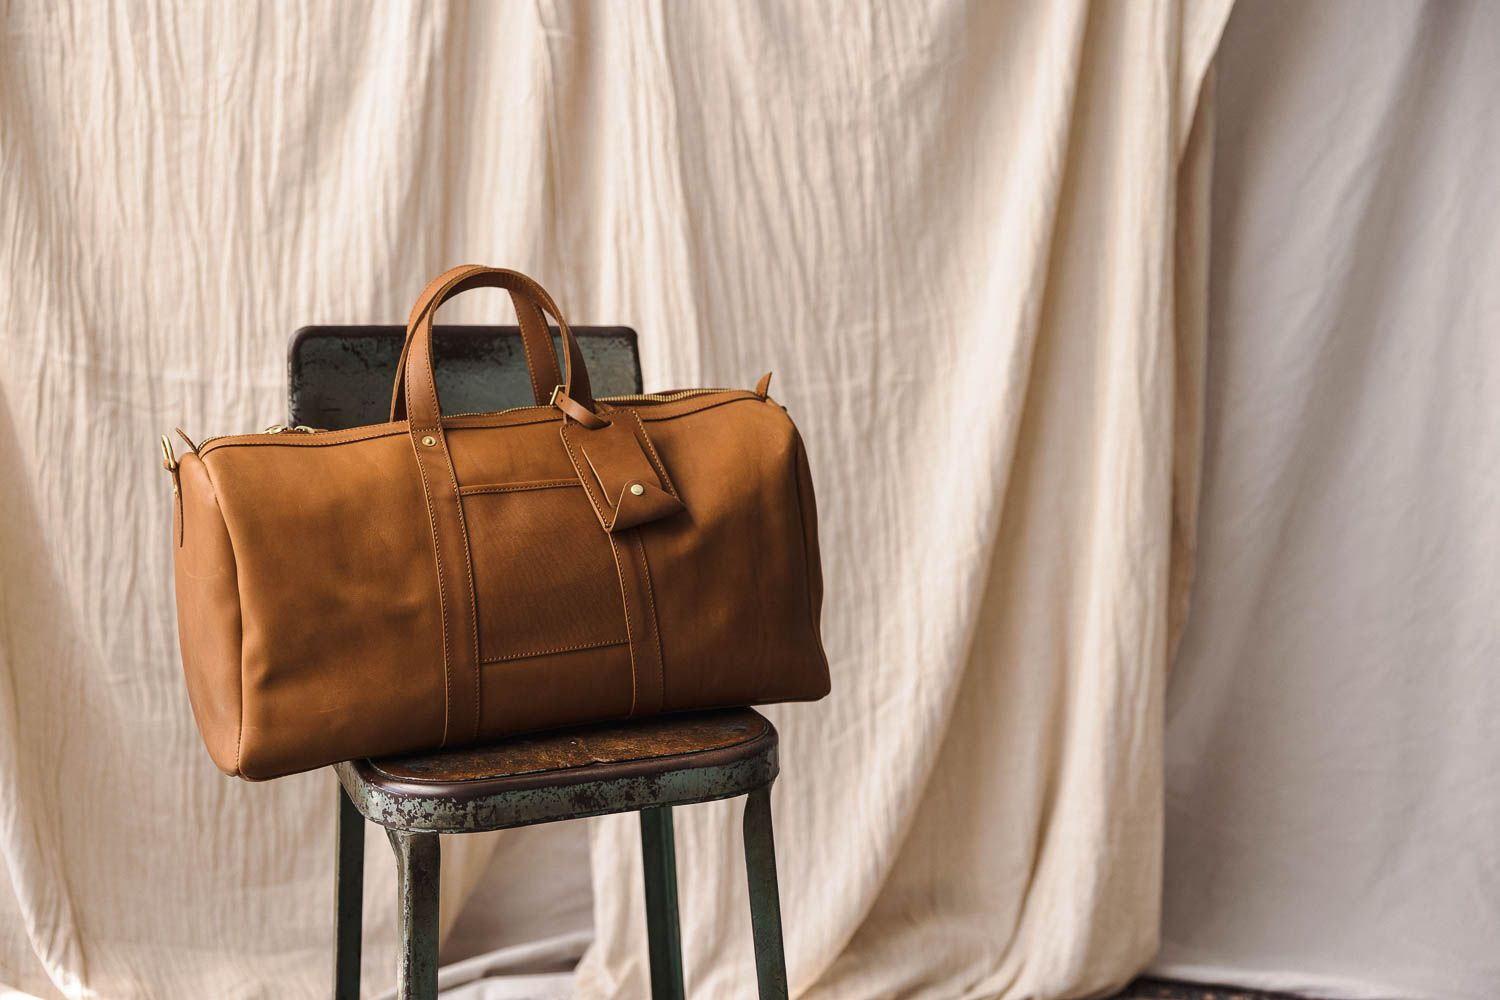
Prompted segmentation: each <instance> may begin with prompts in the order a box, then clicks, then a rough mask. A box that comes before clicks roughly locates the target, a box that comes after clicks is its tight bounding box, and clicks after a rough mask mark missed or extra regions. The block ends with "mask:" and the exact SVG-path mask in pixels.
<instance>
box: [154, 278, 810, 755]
mask: <svg viewBox="0 0 1500 1000" xmlns="http://www.w3.org/2000/svg"><path fill="white" fill-rule="evenodd" d="M480 287H491V288H503V289H505V290H506V291H508V292H509V293H510V295H511V299H512V301H513V303H514V304H515V308H516V314H517V316H518V317H519V320H520V326H521V335H522V343H523V345H524V347H525V350H526V358H527V365H528V368H529V371H530V375H531V385H532V392H533V394H534V398H535V401H536V405H535V406H525V407H519V408H515V409H509V410H500V411H497V412H493V413H481V414H464V415H461V416H441V415H440V409H439V404H438V398H437V387H436V382H435V380H434V378H433V373H432V323H433V314H434V313H435V312H436V311H437V308H438V306H440V305H441V304H442V303H443V302H444V301H445V300H446V299H448V298H450V297H451V296H453V295H456V294H458V293H460V292H463V291H466V290H468V289H470V288H480ZM544 314H545V315H544ZM547 315H550V316H551V317H552V318H553V319H554V320H555V321H556V323H557V326H558V328H559V330H560V332H561V334H562V342H563V348H564V350H563V354H564V366H563V369H562V370H561V371H559V368H558V364H557V358H556V355H555V354H554V353H553V349H552V340H551V337H550V335H549V333H548V329H547V322H546V318H545V316H547ZM768 380H769V377H767V378H765V379H762V380H761V384H760V385H759V386H757V388H756V389H755V390H749V391H746V390H729V389H689V390H684V391H680V392H671V393H658V394H651V395H640V396H617V397H612V398H608V399H597V400H596V399H594V398H593V396H592V393H591V392H590V390H589V381H588V372H587V371H586V370H585V368H584V365H583V360H582V355H581V353H580V351H579V349H578V345H577V343H576V341H575V339H574V337H573V335H572V333H571V332H570V331H569V329H568V326H567V323H566V322H565V321H564V320H563V318H562V314H561V312H560V311H559V310H558V308H557V305H556V304H555V303H554V302H553V301H552V298H551V296H549V295H548V294H547V292H546V291H545V290H543V289H542V287H541V286H540V285H538V284H537V283H536V282H534V281H532V280H531V279H530V278H528V277H526V276H525V275H522V274H519V273H517V272H515V271H508V270H502V269H499V268H488V267H480V266H477V265H469V266H464V267H457V268H454V269H452V270H450V271H447V272H445V273H444V274H442V275H440V276H439V277H438V278H436V279H434V281H433V282H432V283H431V284H429V285H428V286H427V289H426V290H425V291H424V292H423V293H422V296H421V297H420V298H419V299H418V300H417V303H416V305H415V306H414V307H413V308H412V313H411V318H410V320H409V322H408V324H407V332H406V343H405V347H404V348H403V351H402V359H401V363H400V364H399V365H398V369H397V377H396V384H395V388H394V390H393V393H392V400H391V419H390V421H389V422H388V423H383V424H374V425H370V426H366V427H355V428H351V429H348V430H340V431H313V432H309V433H296V432H292V433H264V434H244V435H236V436H233V437H220V438H211V439H209V440H206V441H204V442H203V444H202V445H201V446H197V447H193V448H192V450H191V451H190V452H188V453H187V454H184V455H183V456H182V457H181V459H180V461H179V460H178V459H177V457H176V456H175V455H174V454H173V453H172V451H171V448H170V446H169V445H167V444H165V442H164V450H165V452H166V463H165V464H166V466H167V469H168V471H170V472H171V474H172V480H173V494H174V505H173V519H174V524H173V543H174V547H175V553H176V583H177V612H178V631H179V636H180V638H181V642H182V661H183V667H184V671H185V673H186V677H187V686H188V695H189V698H190V699H191V701H192V705H193V714H194V716H195V717H196V718H197V721H198V728H199V730H200V732H201V733H202V734H203V740H204V743H205V744H207V746H208V751H209V754H210V756H212V758H213V760H214V763H215V764H217V765H218V767H219V768H220V769H221V770H223V771H225V772H226V773H228V774H233V775H238V776H239V777H242V778H249V779H263V778H273V777H277V776H280V775H284V774H290V773H293V772H296V771H304V770H308V769H310V768H315V767H320V766H322V765H325V764H330V763H333V762H335V761H341V760H348V759H352V758H356V757H370V756H380V755H385V754H394V753H404V752H408V751H416V750H429V749H436V748H440V747H451V746H460V745H463V744H466V743H473V742H477V741H480V740H490V739H496V738H500V737H504V736H509V735H514V734H517V733H522V732H528V731H532V730H537V729H546V728H553V727H559V726H568V725H575V724H582V723H589V722H599V721H605V720H613V719H627V718H636V717H641V716H649V715H656V714H659V713H663V712H679V711H687V710H693V709H705V708H718V707H728V706H735V705H750V704H765V703H769V702H780V701H808V700H813V699H817V698H821V697H823V696H824V695H826V694H827V693H828V665H827V661H826V659H825V658H824V655H823V648H822V642H821V639H820V637H819V627H818V621H819V613H820V608H821V604H822V573H821V569H820V567H819V562H818V535H817V513H816V508H815V506H814V501H813V492H812V479H811V477H810V475H809V472H808V465H807V455H806V452H805V451H804V449H803V446H802V440H801V438H800V436H799V435H798V433H797V429H796V427H795V426H793V424H792V421H791V419H790V418H789V417H788V416H787V414H786V411H785V410H784V409H783V408H782V407H781V406H780V405H778V404H777V403H775V402H774V401H773V400H771V399H770V397H769V396H768V395H767V391H766V390H767V388H768Z"/></svg>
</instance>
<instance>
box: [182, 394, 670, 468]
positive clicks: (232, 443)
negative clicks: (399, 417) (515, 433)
mask: <svg viewBox="0 0 1500 1000" xmlns="http://www.w3.org/2000/svg"><path fill="white" fill-rule="evenodd" d="M518 410H547V413H545V414H535V415H532V416H530V417H528V418H527V419H525V420H511V419H506V418H507V417H509V416H510V414H511V413H513V412H516V411H518ZM497 417H498V418H500V419H499V420H498V421H496V418H497ZM663 419H666V418H663ZM557 420H558V412H557V411H556V410H554V409H550V408H549V407H545V406H521V407H516V408H515V410H496V411H495V412H494V413H479V414H472V415H471V414H464V415H462V416H457V417H447V418H445V423H443V425H442V426H443V427H444V428H445V429H446V430H450V431H479V430H498V429H503V428H506V427H529V426H531V425H532V424H551V423H556V422H557ZM475 421H481V422H475ZM483 421H496V422H493V423H490V422H483ZM389 422H390V421H388V423H389ZM396 422H398V423H399V422H400V421H396ZM371 426H380V425H373V424H372V425H371ZM357 430H358V428H352V429H350V430H348V431H321V432H319V433H320V434H327V435H330V437H328V438H324V439H322V440H312V439H310V438H307V437H304V436H303V435H302V434H291V435H281V434H277V435H273V436H274V437H275V438H277V440H274V441H265V440H255V441H236V440H234V438H239V437H252V438H262V437H265V436H266V435H260V434H230V435H226V436H224V437H221V438H218V439H210V440H209V441H208V443H206V444H204V445H203V446H202V448H201V450H200V451H199V452H198V457H199V458H202V457H204V456H205V455H208V454H210V453H212V452H215V451H218V450H219V449H220V448H268V447H270V448H330V447H332V446H334V445H340V444H354V443H355V442H358V441H373V440H375V439H376V438H386V437H400V436H401V435H403V434H407V433H409V432H410V430H411V428H410V427H407V428H399V427H398V428H395V429H393V430H388V431H369V432H365V433H355V431H357ZM332 435H343V436H340V437H332Z"/></svg>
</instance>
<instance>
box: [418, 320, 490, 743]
mask: <svg viewBox="0 0 1500 1000" xmlns="http://www.w3.org/2000/svg"><path fill="white" fill-rule="evenodd" d="M427 346H428V352H427V390H428V391H429V392H430V393H432V411H433V413H434V414H435V415H436V417H437V423H438V426H437V427H435V428H434V430H436V431H437V436H438V440H439V441H440V442H442V445H443V464H444V465H446V466H447V467H448V482H449V483H450V484H452V486H453V506H454V508H455V509H456V511H457V513H458V536H459V538H461V539H463V543H464V576H465V578H466V579H467V580H468V583H469V629H470V631H471V632H472V633H473V637H474V658H473V661H472V662H473V664H474V735H473V739H476V740H477V739H479V697H480V692H479V604H478V602H477V599H476V598H475V596H474V557H473V556H472V555H471V554H470V553H469V527H468V524H467V523H465V521H464V503H463V497H462V496H461V495H460V494H459V492H458V473H457V472H455V471H454V470H453V455H452V454H451V453H450V452H449V451H448V435H446V434H444V433H443V429H442V424H443V411H442V408H441V407H440V406H439V404H438V394H437V377H436V376H435V375H434V374H433V371H432V326H431V321H430V320H429V323H428V328H427ZM417 461H418V462H420V461H421V455H420V454H419V455H418V456H417ZM433 513H434V525H435V523H436V522H435V513H436V512H433ZM438 546H439V543H438V539H437V529H436V527H435V526H434V529H433V548H434V549H436V548H438ZM446 631H447V630H446V628H445V629H444V632H445V634H446Z"/></svg>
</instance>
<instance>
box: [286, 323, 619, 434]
mask: <svg viewBox="0 0 1500 1000" xmlns="http://www.w3.org/2000/svg"><path fill="white" fill-rule="evenodd" d="M573 332H574V333H575V334H576V335H577V336H578V346H579V348H580V349H581V350H582V351H583V360H584V364H586V365H588V369H589V380H590V381H591V382H592V383H593V386H594V393H595V394H596V395H599V396H620V395H627V394H630V393H635V392H640V391H641V358H640V353H639V351H638V350H637V347H636V335H635V331H634V330H632V329H630V328H629V327H624V326H582V327H579V326H575V327H573ZM405 333H406V330H405V328H403V327H399V326H305V327H303V328H302V329H300V330H298V331H297V332H296V333H294V334H293V335H292V339H291V343H290V344H289V345H288V346H287V412H288V421H287V422H288V423H289V424H294V425H295V424H304V425H306V426H308V427H318V428H327V429H328V430H340V429H342V428H345V427H359V426H361V425H363V424H378V423H383V422H384V421H385V420H387V419H388V418H389V415H390V406H391V386H392V384H393V382H394V380H395V378H396V362H397V361H398V360H399V359H400V357H401V342H402V337H403V336H404V335H405ZM552 340H553V349H554V350H560V348H561V339H560V338H559V337H558V335H557V331H556V330H555V329H554V330H553V332H552ZM432 349H433V358H434V362H435V363H434V366H433V368H434V371H435V373H436V375H437V383H438V384H437V388H438V395H439V397H440V398H441V399H442V401H443V412H444V413H487V412H489V411H491V410H503V409H505V408H507V407H511V406H529V405H531V403H532V402H533V400H532V396H531V380H530V378H529V377H528V376H527V373H526V355H525V352H524V351H523V350H522V349H521V331H520V328H518V327H514V326H438V327H434V328H433V347H432ZM559 363H560V362H559Z"/></svg>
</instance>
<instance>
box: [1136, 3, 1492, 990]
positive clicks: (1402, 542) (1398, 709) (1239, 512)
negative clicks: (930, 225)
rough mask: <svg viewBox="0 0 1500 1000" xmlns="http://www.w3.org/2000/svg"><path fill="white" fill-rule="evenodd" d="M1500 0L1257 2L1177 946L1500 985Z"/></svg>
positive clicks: (1191, 956) (1235, 977)
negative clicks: (1499, 181)
mask: <svg viewBox="0 0 1500 1000" xmlns="http://www.w3.org/2000/svg"><path fill="white" fill-rule="evenodd" d="M1497 65H1500V8H1497V7H1496V6H1495V5H1493V4H1485V3H1468V2H1464V3H1447V2H1439V3H1425V4H1412V3H1403V2H1383V3H1367V2H1363V0H1338V2H1332V0H1329V2H1322V3H1317V4H1304V3H1297V2H1275V3H1256V4H1244V5H1241V6H1240V7H1238V8H1236V10H1235V14H1234V17H1233V18H1232V19H1231V22H1230V25H1229V27H1228V29H1227V30H1226V33H1225V36H1224V43H1223V45H1222V46H1221V51H1220V59H1219V67H1220V71H1219V77H1218V84H1219V86H1218V102H1217V105H1218V106H1217V134H1218V144H1217V152H1216V155H1215V166H1214V182H1213V241H1212V251H1211V254H1210V257H1211V258H1212V261H1213V265H1212V266H1213V280H1212V289H1213V291H1212V311H1211V322H1210V330H1211V337H1210V341H1209V344H1210V346H1209V358H1210V363H1209V365H1208V371H1209V388H1208V393H1207V400H1208V410H1207V414H1208V417H1207V442H1206V447H1205V455H1206V458H1205V465H1204V485H1203V505H1202V515H1201V517H1200V522H1199V523H1200V529H1199V530H1200V538H1201V549H1200V553H1199V563H1198V583H1197V586H1196V590H1195V593H1194V597H1193V610H1192V614H1191V616H1190V621H1189V625H1188V628H1187V632H1186V634H1185V636H1184V639H1183V645H1182V651H1181V656H1180V657H1179V658H1178V660H1177V662H1176V664H1175V666H1174V668H1173V674H1172V681H1171V689H1170V695H1169V699H1168V729H1167V762H1168V764H1167V777H1168V781H1167V801H1168V807H1167V817H1168V820H1167V854H1166V890H1165V893H1166V897H1165V898H1166V902H1165V914H1164V926H1163V931H1162V935H1163V942H1162V954H1161V957H1160V958H1159V959H1158V961H1157V964H1156V971H1157V972H1158V973H1160V974H1163V975H1172V976H1179V977H1186V978H1193V979H1200V980H1204V981H1218V982H1233V983H1240V984H1244V985H1250V986H1261V987H1265V988H1270V989H1285V990H1297V991H1301V992H1307V993H1311V994H1313V995H1316V996H1333V997H1372V998H1375V997H1379V998H1384V997H1403V998H1410V1000H1440V998H1441V1000H1494V998H1495V997H1500V947H1497V942H1500V846H1497V842H1496V834H1497V832H1500V768H1497V766H1496V765H1497V762H1500V727H1497V725H1496V719H1497V718H1500V676H1497V673H1496V663H1497V661H1500V616H1497V614H1496V607H1497V602H1500V572H1497V567H1500V517H1497V516H1496V514H1497V509H1500V463H1497V460H1496V456H1497V450H1496V443H1497V440H1500V438H1497V431H1500V282H1497V281H1496V275H1497V274H1500V202H1497V201H1496V198H1495V187H1496V174H1497V166H1500V91H1497V89H1496V86H1495V68H1496V66H1497Z"/></svg>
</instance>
